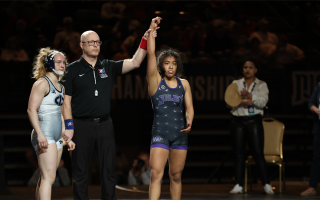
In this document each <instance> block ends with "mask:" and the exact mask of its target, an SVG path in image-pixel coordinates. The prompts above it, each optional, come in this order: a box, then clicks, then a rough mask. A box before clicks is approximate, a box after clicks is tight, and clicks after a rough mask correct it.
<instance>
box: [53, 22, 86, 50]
mask: <svg viewBox="0 0 320 200" xmlns="http://www.w3.org/2000/svg"><path fill="white" fill-rule="evenodd" d="M62 23H63V30H62V31H60V32H58V33H57V34H56V36H55V37H54V41H53V47H54V48H55V49H58V48H59V45H60V43H61V41H62V40H66V41H68V43H69V48H70V50H71V51H72V52H73V53H75V54H77V55H78V52H79V51H80V52H82V50H81V48H80V46H79V43H80V33H78V32H76V31H74V30H73V20H72V18H71V17H65V18H64V19H63V22H62Z"/></svg>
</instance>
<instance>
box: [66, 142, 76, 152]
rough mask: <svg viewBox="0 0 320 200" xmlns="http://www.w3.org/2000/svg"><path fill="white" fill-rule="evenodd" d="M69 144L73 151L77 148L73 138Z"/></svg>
mask: <svg viewBox="0 0 320 200" xmlns="http://www.w3.org/2000/svg"><path fill="white" fill-rule="evenodd" d="M68 146H69V148H68V151H73V150H74V149H75V148H76V144H75V143H74V142H73V141H72V140H70V142H69V143H68Z"/></svg>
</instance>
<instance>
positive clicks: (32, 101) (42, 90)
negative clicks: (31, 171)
mask: <svg viewBox="0 0 320 200" xmlns="http://www.w3.org/2000/svg"><path fill="white" fill-rule="evenodd" d="M48 86H49V84H48V82H47V80H46V79H44V78H40V79H39V80H37V81H36V82H35V83H34V84H33V86H32V89H31V93H30V97H29V102H28V109H27V113H28V117H29V120H30V123H31V125H32V127H33V128H34V130H35V131H36V133H37V134H38V142H39V143H41V144H39V147H40V148H42V147H46V146H47V145H48V141H46V139H45V136H44V135H43V133H42V130H41V128H40V124H39V118H38V113H37V109H38V108H39V106H40V104H41V102H42V100H43V97H44V96H45V95H46V94H47V93H48V92H49V87H48ZM39 138H41V139H42V140H41V141H39Z"/></svg>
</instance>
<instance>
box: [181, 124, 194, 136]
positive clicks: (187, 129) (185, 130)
mask: <svg viewBox="0 0 320 200" xmlns="http://www.w3.org/2000/svg"><path fill="white" fill-rule="evenodd" d="M189 131H191V123H187V127H186V128H185V129H183V130H181V131H180V132H181V133H182V134H186V133H188V132H189Z"/></svg>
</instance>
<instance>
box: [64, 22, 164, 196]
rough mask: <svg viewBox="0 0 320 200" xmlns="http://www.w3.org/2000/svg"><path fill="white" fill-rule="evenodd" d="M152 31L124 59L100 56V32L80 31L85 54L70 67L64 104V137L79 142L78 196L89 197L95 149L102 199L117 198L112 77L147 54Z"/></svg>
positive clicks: (76, 155)
mask: <svg viewBox="0 0 320 200" xmlns="http://www.w3.org/2000/svg"><path fill="white" fill-rule="evenodd" d="M160 20H161V18H158V17H156V18H154V19H152V22H151V23H157V24H159V23H160ZM149 31H150V30H149ZM149 31H147V32H146V33H145V35H144V36H143V38H142V40H141V43H140V46H139V48H138V50H137V51H136V53H135V54H134V56H133V58H132V59H126V60H122V61H112V60H102V61H100V60H98V55H99V52H100V45H101V43H102V42H101V41H100V38H99V36H98V34H97V33H95V32H94V31H86V32H84V33H83V34H82V35H81V41H80V47H81V48H82V52H83V55H82V56H81V58H80V59H79V60H77V61H75V62H73V63H71V64H70V65H69V66H68V67H67V73H66V75H65V80H64V82H63V85H64V87H65V98H64V104H63V106H62V108H63V111H62V113H63V117H64V119H65V125H66V130H65V133H64V134H63V138H64V140H66V141H67V142H68V141H69V140H71V138H72V137H73V135H74V137H73V141H74V143H76V145H77V148H76V150H75V151H73V152H72V176H73V197H74V199H75V200H78V199H81V200H87V199H89V197H88V167H89V164H90V161H91V157H92V153H93V151H96V153H97V157H98V162H99V169H100V178H101V183H102V184H101V199H104V200H116V199H117V198H116V195H115V182H116V178H115V172H114V162H115V140H114V129H113V124H112V119H111V118H110V115H109V113H110V99H111V92H112V87H113V81H114V79H115V77H116V76H118V75H121V74H124V73H127V72H129V71H131V70H133V69H136V68H138V67H139V66H140V64H141V62H142V61H143V59H144V57H145V56H146V49H147V48H146V47H147V41H146V39H147V37H148V34H149ZM154 34H155V33H154Z"/></svg>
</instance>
